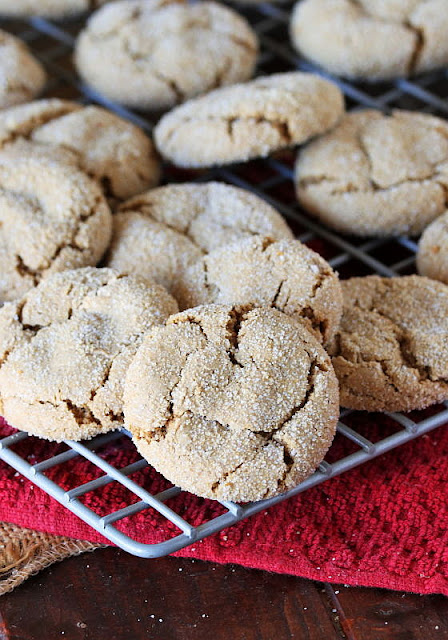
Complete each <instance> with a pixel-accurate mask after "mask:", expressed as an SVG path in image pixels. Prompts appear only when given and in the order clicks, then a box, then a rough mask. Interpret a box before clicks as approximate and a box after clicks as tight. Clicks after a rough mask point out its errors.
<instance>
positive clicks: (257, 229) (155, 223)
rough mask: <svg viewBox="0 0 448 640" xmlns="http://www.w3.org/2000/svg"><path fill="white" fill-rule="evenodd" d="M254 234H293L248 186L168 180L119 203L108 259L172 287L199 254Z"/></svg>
mask: <svg viewBox="0 0 448 640" xmlns="http://www.w3.org/2000/svg"><path fill="white" fill-rule="evenodd" d="M255 235H263V236H269V237H270V238H273V239H275V240H280V239H282V238H289V239H291V238H293V234H292V232H291V230H290V229H289V227H288V225H287V224H286V222H285V221H284V219H283V218H282V216H281V215H280V214H279V213H277V211H275V209H273V208H272V207H270V206H269V205H268V204H267V203H266V202H265V201H264V200H262V199H261V198H258V197H257V196H255V195H254V194H252V193H250V192H249V191H245V190H244V189H239V188H237V187H232V186H230V185H227V184H224V183H220V182H208V183H206V184H196V183H185V184H170V185H167V186H164V187H159V188H158V189H151V190H150V191H147V192H146V193H142V194H141V195H139V196H136V197H135V198H132V199H131V200H128V201H127V202H124V203H123V204H122V205H121V207H120V208H119V210H118V213H117V214H116V215H114V219H113V236H112V242H111V245H110V248H109V251H108V254H107V256H106V264H107V265H108V266H110V267H113V268H115V269H118V270H119V271H124V272H126V273H137V274H140V275H141V276H143V277H148V278H152V279H153V280H155V281H156V282H158V283H159V284H162V285H163V286H164V287H166V288H167V289H168V290H171V288H172V286H173V284H174V283H175V282H176V280H177V279H179V277H180V274H181V273H183V272H184V270H185V269H186V267H187V266H188V265H190V264H192V263H193V262H195V261H196V260H198V259H199V258H201V257H202V255H203V254H205V253H208V252H209V251H213V250H214V249H216V248H218V247H221V246H223V245H225V244H229V243H232V242H235V241H236V240H239V239H243V238H246V237H251V236H255Z"/></svg>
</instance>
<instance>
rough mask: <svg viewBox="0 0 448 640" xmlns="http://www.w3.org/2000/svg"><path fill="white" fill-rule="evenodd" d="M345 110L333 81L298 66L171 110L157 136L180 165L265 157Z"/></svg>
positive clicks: (325, 125)
mask: <svg viewBox="0 0 448 640" xmlns="http://www.w3.org/2000/svg"><path fill="white" fill-rule="evenodd" d="M343 112H344V99H343V96H342V94H341V92H340V90H339V89H338V87H337V86H336V85H335V84H332V83H331V82H328V81H327V80H324V79H323V78H320V77H319V76H317V75H313V74H311V73H301V72H299V71H294V72H289V73H278V74H273V75H270V76H265V77H260V78H257V79H256V80H252V81H251V82H247V83H244V84H236V85H234V86H232V87H224V88H221V89H216V90H215V91H212V92H211V93H208V94H207V95H205V96H201V97H199V98H195V99H193V100H190V101H188V102H186V103H185V104H183V105H180V106H179V107H176V108H175V109H173V110H172V111H170V112H169V113H167V114H166V115H165V116H164V117H163V118H162V119H161V120H160V121H159V123H158V125H157V126H156V128H155V131H154V138H155V141H156V144H157V146H158V148H159V151H160V152H161V153H162V155H164V156H165V158H167V159H168V160H170V161H171V162H173V163H174V164H176V165H178V166H181V167H208V166H212V165H222V164H227V163H231V162H239V161H245V160H249V159H250V158H256V157H265V156H268V155H269V154H270V153H273V152H274V151H277V150H279V149H284V148H286V147H293V146H294V145H297V144H302V143H303V142H306V141H307V140H309V139H310V138H312V137H313V136H315V135H318V134H320V133H324V132H325V131H327V130H328V129H331V127H333V126H334V125H335V124H336V123H337V121H338V120H339V119H340V117H341V116H342V115H343Z"/></svg>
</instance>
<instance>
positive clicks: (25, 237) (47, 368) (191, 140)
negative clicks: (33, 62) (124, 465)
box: [0, 0, 448, 501]
mask: <svg viewBox="0 0 448 640" xmlns="http://www.w3.org/2000/svg"><path fill="white" fill-rule="evenodd" d="M62 4H64V6H65V5H67V6H68V4H70V3H62ZM62 4H61V3H58V2H57V1H56V0H54V1H52V2H48V3H45V2H42V13H43V14H44V15H45V14H48V15H49V14H52V15H53V16H58V17H60V16H61V13H60V12H61V9H62ZM90 4H91V3H86V2H85V0H83V1H82V2H78V3H76V2H73V3H72V7H71V9H70V10H71V11H73V12H77V11H80V10H85V9H86V8H88V7H87V5H90ZM95 4H103V3H102V2H97V3H95ZM355 4H356V7H355ZM364 4H365V8H363V7H364ZM370 4H371V5H372V6H370ZM399 4H400V3H394V6H395V5H396V11H397V12H398V13H397V15H395V14H394V16H386V17H387V20H389V19H390V21H391V24H390V25H389V24H388V22H387V20H386V17H385V16H382V17H381V18H378V16H377V17H375V16H376V13H375V12H381V11H382V10H384V11H385V10H386V9H384V7H383V5H384V3H382V2H378V3H377V2H375V3H373V2H372V3H363V2H361V3H352V2H350V1H349V0H347V1H346V0H340V2H339V5H340V6H339V13H338V12H336V13H337V16H338V19H340V17H341V16H346V15H349V16H350V20H352V22H350V23H348V24H347V29H348V30H349V31H350V33H351V32H354V31H356V29H357V28H358V27H359V33H361V32H362V30H363V29H364V30H366V32H368V30H369V29H371V28H372V24H376V22H378V21H380V22H381V24H382V25H383V26H384V29H385V31H386V32H387V33H388V28H389V27H390V29H392V30H395V31H397V32H399V33H400V34H401V33H402V32H406V34H407V36H409V38H408V40H409V42H407V40H406V38H405V37H404V36H403V42H404V44H403V51H401V50H400V51H397V60H395V59H390V60H389V63H390V65H389V71H388V72H389V73H391V74H396V73H402V71H403V70H406V72H409V73H413V72H416V71H420V70H422V69H426V68H428V65H429V64H430V61H431V60H432V63H433V64H434V65H437V64H441V63H442V62H443V60H444V59H442V58H443V56H442V54H440V56H442V57H440V56H439V57H437V55H436V53H435V48H434V47H432V48H431V43H430V42H426V41H425V43H424V46H423V47H422V48H421V50H420V49H419V50H418V54H419V55H418V56H417V55H416V49H415V47H416V44H415V42H414V39H413V37H412V36H415V33H414V31H412V29H417V28H420V27H421V25H422V24H424V25H427V24H429V22H428V19H427V16H426V17H425V16H423V17H422V16H421V15H420V14H419V13H418V11H416V13H415V14H414V13H412V15H411V13H410V12H411V8H409V6H408V9H407V11H408V13H406V11H404V9H403V11H402V12H401V13H400V11H399V6H398V5H399ZM410 4H412V2H411V3H409V2H406V5H410ZM426 4H431V3H430V2H429V3H426ZM327 5H328V6H327ZM336 5H338V3H337V2H334V0H329V1H327V2H324V1H323V0H304V2H302V3H300V4H299V5H298V8H297V9H296V10H295V11H294V14H293V18H292V36H293V39H295V43H296V46H297V47H299V48H300V49H301V50H302V49H303V50H304V52H305V53H306V55H308V56H309V57H311V58H313V55H314V54H313V51H315V50H317V51H321V49H322V47H317V48H316V47H314V41H313V39H312V38H310V37H309V33H307V28H306V24H307V21H309V20H311V19H313V20H314V19H315V16H316V15H321V14H322V15H323V16H324V17H325V20H327V18H328V24H332V23H331V20H333V17H334V16H333V14H334V11H335V6H336ZM361 5H362V6H361ZM367 5H368V6H367ZM376 5H378V7H377V6H376ZM380 5H381V6H380ZM15 6H16V12H19V11H23V12H26V11H27V2H26V1H23V0H22V2H18V3H16V5H15ZM381 7H383V9H381ZM1 11H2V4H1V2H0V12H1ZM313 11H314V13H313ZM316 12H317V13H316ZM319 12H321V13H319ZM322 12H323V13H322ZM344 12H345V13H344ZM327 14H328V15H327ZM364 14H365V15H364ZM371 14H372V15H371ZM425 15H426V14H425ZM310 16H311V18H310ZM313 16H314V18H313ZM356 20H360V21H361V22H360V24H361V26H359V25H358V27H356V24H355V22H356ZM425 20H426V22H425ZM375 21H376V22H375ZM400 21H401V22H400ZM371 23H372V24H371ZM326 24H327V23H326V22H325V21H323V22H322V33H326V31H325V29H326V28H327V27H326V26H325V25H326ZM354 24H355V26H354ZM403 25H405V26H403ZM410 25H411V26H410ZM328 28H329V27H328ZM421 28H423V27H421ZM425 28H426V27H425ZM427 28H428V29H429V26H428V27H427ZM390 29H389V30H390ZM308 31H310V30H308ZM304 32H306V33H304ZM313 32H314V31H313ZM408 32H409V33H408ZM315 33H316V37H318V36H319V33H320V32H319V29H317V30H315ZM357 33H358V32H357ZM431 33H432V32H431ZM434 38H435V36H434ZM353 42H354V43H355V44H356V40H353ZM313 47H314V48H313ZM374 49H375V48H374ZM257 52H258V42H257V37H256V35H255V33H254V32H253V31H252V29H251V27H250V26H249V24H248V23H247V22H246V21H245V20H244V19H243V18H242V17H241V16H239V15H238V14H237V13H236V12H235V11H233V10H231V9H229V8H227V7H223V6H221V5H219V4H217V3H215V2H208V1H207V2H203V3H202V4H200V5H197V4H193V5H189V4H186V3H184V2H183V1H182V0H119V1H118V2H113V3H105V6H104V7H102V8H100V9H98V11H96V12H95V13H94V14H93V15H92V16H91V17H90V19H89V21H88V22H87V25H86V27H85V29H84V30H83V31H82V32H81V34H80V36H79V39H78V42H77V46H76V55H75V59H76V65H77V68H78V71H79V73H80V75H81V76H82V78H83V79H84V81H85V82H87V83H88V84H89V85H90V86H91V87H92V88H93V90H95V91H97V92H98V93H101V94H102V95H103V96H104V97H105V98H106V99H108V100H112V101H116V102H120V103H122V104H125V105H127V106H129V107H133V108H138V109H151V110H166V109H169V108H172V107H174V108H172V110H171V111H169V112H168V113H166V114H164V115H163V116H162V117H161V118H160V120H159V122H158V124H157V126H156V128H155V132H154V139H155V145H154V144H153V142H152V140H151V139H150V138H149V137H148V136H147V135H146V134H145V133H144V132H143V131H142V130H141V129H140V128H138V127H136V126H135V125H133V124H131V123H129V122H128V121H126V120H123V119H122V118H120V117H118V116H117V115H115V114H113V113H110V112H109V111H107V110H105V109H103V108H99V107H96V106H88V107H83V106H80V105H79V104H76V103H72V102H68V101H64V100H59V99H49V100H40V101H36V102H30V103H28V104H24V105H19V106H15V107H11V108H8V109H4V110H3V111H0V201H1V206H0V270H1V272H0V302H4V306H3V307H2V308H1V309H0V406H1V411H2V413H3V415H4V416H5V418H6V419H7V420H8V421H9V422H10V423H11V424H12V425H13V426H15V427H17V428H21V429H24V430H27V431H29V432H30V433H33V434H35V435H38V436H40V437H44V438H48V439H51V440H57V441H59V440H62V439H74V440H80V439H83V438H91V437H93V436H95V435H97V434H99V433H105V432H107V431H109V430H112V429H117V428H122V427H123V426H126V427H127V428H128V429H129V430H130V431H131V433H132V436H133V440H134V442H135V444H136V446H137V448H138V449H139V451H140V452H141V453H142V455H143V456H145V458H146V459H147V460H148V461H149V462H150V463H151V464H152V465H153V466H154V467H155V468H156V469H158V470H159V471H160V472H161V473H163V474H164V475H165V476H166V477H167V478H168V479H169V480H171V481H172V482H174V483H177V484H179V485H180V486H181V487H182V488H184V489H187V490H190V491H192V492H194V493H197V494H198V495H201V496H205V497H209V498H218V499H220V500H236V501H248V500H258V499H261V498H265V497H269V496H273V495H276V494H278V493H280V492H283V491H285V490H287V489H289V488H291V487H293V486H295V485H296V484H298V483H299V482H301V481H302V480H303V479H304V478H306V477H307V476H308V475H309V474H310V473H312V472H313V470H314V469H315V468H316V466H317V465H318V464H319V462H320V461H321V460H322V459H323V457H324V455H325V453H326V451H327V450H328V447H329V446H330V444H331V442H332V439H333V437H334V434H335V429H336V424H337V419H338V410H339V402H341V404H343V405H344V406H346V407H350V408H354V409H364V410H368V411H396V410H404V411H408V410H411V409H415V408H421V407H426V406H428V405H429V404H431V403H435V402H440V401H443V400H445V399H447V398H448V368H447V367H448V364H447V363H448V286H447V284H445V283H446V282H448V258H447V257H446V256H447V249H448V219H447V216H448V213H445V210H446V208H447V207H446V193H447V190H448V125H447V124H446V123H445V122H444V121H442V120H440V119H439V118H435V117H433V116H429V115H427V114H417V113H408V112H404V111H397V112H395V113H393V114H390V115H384V114H382V113H379V112H376V111H372V110H370V111H365V112H361V113H352V114H347V115H346V114H345V113H344V100H343V96H342V94H341V92H340V90H339V89H338V87H337V86H336V85H335V84H333V83H331V82H329V81H327V80H324V79H323V78H321V77H319V76H317V75H314V74H310V73H300V72H295V71H294V72H288V73H281V74H275V75H270V76H266V77H258V78H257V79H255V80H250V78H251V77H252V75H253V73H254V68H255V64H256V60H257ZM437 52H438V54H439V53H440V51H439V49H437ZM345 55H346V54H345ZM325 56H326V54H325V51H323V52H322V57H321V59H319V60H318V61H319V62H320V63H321V64H322V65H323V66H325V64H326V60H327V57H325ZM372 56H373V53H372ZM431 56H432V58H431ZM328 58H329V59H330V60H331V61H332V63H334V65H336V66H337V65H338V60H343V59H344V60H345V58H344V56H339V58H338V57H337V56H336V55H333V54H331V55H329V57H328ZM348 58H350V56H348ZM92 60H95V61H96V63H95V64H94V65H93V64H92ZM98 60H100V61H101V64H99V63H98ZM357 60H358V58H357ZM447 62H448V59H447ZM400 65H401V66H400ZM327 66H329V68H330V65H327ZM336 66H335V68H334V69H332V70H333V71H338V72H341V73H345V74H347V75H350V73H351V72H350V70H347V69H346V68H345V67H343V66H340V68H337V69H336ZM385 73H386V71H385V66H384V65H383V66H379V63H378V60H376V59H375V60H373V61H370V62H369V61H368V62H365V61H364V62H363V61H362V60H361V59H359V67H356V69H355V70H354V71H353V74H358V75H363V74H364V75H369V74H370V76H371V77H372V78H376V77H385V75H384V74H385ZM30 95H31V94H30ZM179 103H182V104H179ZM297 145H305V146H303V147H302V148H301V149H300V151H299V155H298V159H297V163H296V174H295V175H296V178H295V179H296V188H297V195H298V199H299V201H300V203H301V205H302V206H303V208H304V209H306V210H307V211H308V212H309V213H310V214H311V215H313V216H316V217H318V218H319V220H321V221H322V222H323V223H324V224H326V225H329V226H332V227H334V228H336V229H337V230H338V231H340V232H342V233H346V232H347V233H350V234H358V235H369V236H371V235H396V234H403V233H408V234H419V233H421V232H422V231H423V230H425V229H426V231H425V232H424V234H423V237H422V241H421V252H420V255H419V259H418V264H419V268H420V269H421V272H422V273H424V274H426V275H430V276H431V277H435V278H438V279H439V280H442V282H437V281H435V280H431V279H429V278H427V277H423V276H409V277H402V278H394V279H385V278H379V277H378V276H370V277H366V278H352V279H351V280H348V281H346V282H343V283H342V286H341V283H340V282H339V279H338V276H337V274H336V273H335V272H334V271H333V270H332V268H331V267H330V265H329V264H328V263H327V262H326V261H325V260H324V259H323V258H322V257H321V256H319V255H318V254H316V253H315V252H314V251H312V250H311V249H309V248H308V247H306V246H305V245H303V244H301V243H300V242H299V241H298V240H296V239H294V237H293V234H292V231H291V230H290V229H289V227H288V226H287V224H286V223H285V221H284V219H283V218H282V217H281V215H280V214H279V213H278V212H277V211H276V210H274V209H273V208H272V207H271V206H269V205H268V204H267V203H266V202H264V201H263V200H260V198H258V197H257V196H255V195H253V194H251V193H249V192H247V191H245V190H242V189H239V188H236V187H232V186H229V185H226V184H223V183H218V182H208V183H205V184H195V183H186V184H168V185H165V186H157V185H158V183H159V181H160V177H161V169H160V161H159V155H158V153H157V152H156V149H155V146H157V149H158V152H159V153H160V155H161V156H163V157H164V159H165V160H167V161H169V162H171V163H173V164H175V165H177V166H179V167H185V168H191V169H193V168H194V169H198V168H208V167H212V166H220V165H224V164H229V163H234V162H245V161H248V160H250V159H252V158H257V157H265V156H268V155H270V154H272V153H274V152H277V151H279V150H282V149H285V148H290V147H295V146H297ZM440 216H441V217H440ZM443 255H445V263H443V260H440V259H439V256H443ZM443 281H444V282H443Z"/></svg>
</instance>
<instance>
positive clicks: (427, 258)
mask: <svg viewBox="0 0 448 640" xmlns="http://www.w3.org/2000/svg"><path fill="white" fill-rule="evenodd" d="M417 269H418V272H419V274H420V275H422V276H427V277H428V278H433V279H434V280H440V281H441V282H444V283H445V284H448V212H445V213H444V214H443V215H442V216H440V218H436V219H435V220H434V222H432V223H431V224H430V225H429V227H427V228H426V229H425V231H424V232H423V235H422V237H421V238H420V242H419V245H418V251H417Z"/></svg>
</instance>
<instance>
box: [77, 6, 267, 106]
mask: <svg viewBox="0 0 448 640" xmlns="http://www.w3.org/2000/svg"><path fill="white" fill-rule="evenodd" d="M257 52H258V42H257V37H256V35H255V33H254V32H253V31H252V29H251V27H250V26H249V24H248V22H247V21H246V20H245V19H244V18H243V17H242V16H240V15H239V14H238V13H236V12H235V11H233V10H232V9H229V8H227V7H225V6H223V5H220V4H218V3H216V2H201V3H200V4H187V3H185V2H184V1H183V0H121V1H119V2H113V3H112V4H109V5H107V6H105V7H103V8H102V9H100V10H99V11H97V12H96V13H95V14H94V15H93V16H92V17H91V18H90V20H89V21H88V23H87V27H86V29H85V30H84V31H82V32H81V34H80V35H79V38H78V41H77V45H76V52H75V62H76V66H77V69H78V72H79V73H80V75H81V76H82V77H83V79H84V80H85V82H87V84H89V85H91V86H92V87H93V88H94V89H95V90H97V91H99V92H100V93H102V94H103V95H104V96H106V97H107V98H109V99H110V100H114V101H116V102H119V103H123V104H127V105H129V106H130V107H134V108H138V109H168V108H170V107H172V106H173V105H175V104H178V103H180V102H183V101H184V100H187V99H188V98H192V97H193V96H196V95H198V94H200V93H205V92H207V91H210V90H211V89H215V88H216V87H220V86H223V85H228V84H234V83H235V82H240V81H242V80H247V79H248V78H250V77H251V76H252V75H253V72H254V68H255V63H256V58H257Z"/></svg>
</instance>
